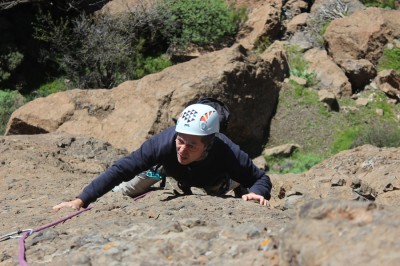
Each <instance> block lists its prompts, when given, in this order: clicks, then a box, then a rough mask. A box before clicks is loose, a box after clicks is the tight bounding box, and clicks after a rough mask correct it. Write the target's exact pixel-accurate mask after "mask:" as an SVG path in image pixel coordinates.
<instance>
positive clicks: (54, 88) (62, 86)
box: [30, 78, 69, 98]
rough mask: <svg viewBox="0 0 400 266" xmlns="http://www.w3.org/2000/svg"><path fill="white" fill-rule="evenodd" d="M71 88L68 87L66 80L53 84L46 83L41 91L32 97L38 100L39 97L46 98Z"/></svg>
mask: <svg viewBox="0 0 400 266" xmlns="http://www.w3.org/2000/svg"><path fill="white" fill-rule="evenodd" d="M68 88H69V86H68V81H66V80H65V79H62V78H60V79H57V80H54V81H52V82H49V83H46V84H44V85H42V86H40V88H39V89H37V90H36V91H34V92H33V93H32V94H31V95H30V96H31V97H32V98H37V97H46V96H48V95H50V94H52V93H56V92H59V91H65V90H67V89H68Z"/></svg>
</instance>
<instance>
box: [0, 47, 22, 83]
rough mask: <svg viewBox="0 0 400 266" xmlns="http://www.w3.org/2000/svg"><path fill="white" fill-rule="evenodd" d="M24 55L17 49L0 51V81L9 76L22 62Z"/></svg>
mask: <svg viewBox="0 0 400 266" xmlns="http://www.w3.org/2000/svg"><path fill="white" fill-rule="evenodd" d="M23 58H24V56H23V55H22V54H21V53H20V52H18V51H11V50H10V49H6V51H0V83H2V82H4V81H6V80H7V79H9V78H10V76H11V75H12V73H13V71H14V70H15V69H16V68H17V67H18V65H19V64H20V63H21V62H22V60H23Z"/></svg>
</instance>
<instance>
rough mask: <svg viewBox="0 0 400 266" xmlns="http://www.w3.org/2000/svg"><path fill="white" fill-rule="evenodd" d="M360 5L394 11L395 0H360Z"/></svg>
mask: <svg viewBox="0 0 400 266" xmlns="http://www.w3.org/2000/svg"><path fill="white" fill-rule="evenodd" d="M361 3H363V4H364V5H365V6H367V7H381V8H388V9H396V0H361Z"/></svg>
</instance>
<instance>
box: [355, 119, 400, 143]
mask: <svg viewBox="0 0 400 266" xmlns="http://www.w3.org/2000/svg"><path fill="white" fill-rule="evenodd" d="M372 123H373V124H372V125H370V126H369V127H365V128H364V129H363V130H361V131H360V132H359V134H358V135H357V136H356V138H355V139H354V141H353V142H352V144H351V146H350V148H355V147H358V146H362V145H364V144H371V145H374V146H376V147H400V127H399V125H398V124H397V123H393V122H389V121H372Z"/></svg>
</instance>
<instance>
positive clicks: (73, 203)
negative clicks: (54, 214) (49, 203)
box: [53, 198, 83, 211]
mask: <svg viewBox="0 0 400 266" xmlns="http://www.w3.org/2000/svg"><path fill="white" fill-rule="evenodd" d="M82 206H83V201H82V200H81V199H79V198H77V199H74V200H71V201H65V202H62V203H60V204H58V205H56V206H54V207H53V210H55V211H58V210H60V209H62V208H64V207H70V208H72V209H74V210H80V209H81V208H82Z"/></svg>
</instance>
